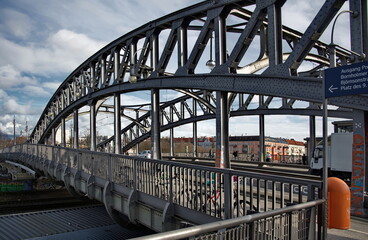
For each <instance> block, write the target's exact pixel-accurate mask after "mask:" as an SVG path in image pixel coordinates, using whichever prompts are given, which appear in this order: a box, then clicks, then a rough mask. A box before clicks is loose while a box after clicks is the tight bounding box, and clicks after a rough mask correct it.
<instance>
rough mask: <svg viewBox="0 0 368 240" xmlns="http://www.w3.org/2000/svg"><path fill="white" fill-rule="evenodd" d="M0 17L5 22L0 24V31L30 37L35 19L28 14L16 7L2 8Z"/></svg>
mask: <svg viewBox="0 0 368 240" xmlns="http://www.w3.org/2000/svg"><path fill="white" fill-rule="evenodd" d="M0 15H1V17H0V19H2V20H3V21H2V22H3V23H2V25H0V31H1V32H5V33H7V34H10V35H13V36H15V37H20V38H22V39H24V38H26V37H28V36H29V35H30V33H31V32H32V31H33V30H34V29H33V20H32V19H30V18H29V17H28V16H27V15H26V14H23V13H21V12H18V11H16V10H14V9H8V8H5V9H0Z"/></svg>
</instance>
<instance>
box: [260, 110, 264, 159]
mask: <svg viewBox="0 0 368 240" xmlns="http://www.w3.org/2000/svg"><path fill="white" fill-rule="evenodd" d="M264 119H265V116H264V115H263V114H262V115H259V161H260V162H264V157H265V121H264Z"/></svg>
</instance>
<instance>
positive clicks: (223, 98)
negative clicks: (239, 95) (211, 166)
mask: <svg viewBox="0 0 368 240" xmlns="http://www.w3.org/2000/svg"><path fill="white" fill-rule="evenodd" d="M227 102H228V101H227V92H221V91H217V92H216V167H219V168H230V158H229V116H228V104H227Z"/></svg>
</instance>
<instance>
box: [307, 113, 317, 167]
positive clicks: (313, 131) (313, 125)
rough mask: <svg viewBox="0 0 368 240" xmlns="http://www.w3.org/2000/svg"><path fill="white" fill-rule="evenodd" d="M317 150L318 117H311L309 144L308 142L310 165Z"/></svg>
mask: <svg viewBox="0 0 368 240" xmlns="http://www.w3.org/2000/svg"><path fill="white" fill-rule="evenodd" d="M315 148H316V116H309V142H308V163H309V164H310V163H311V161H312V159H313V153H314V149H315Z"/></svg>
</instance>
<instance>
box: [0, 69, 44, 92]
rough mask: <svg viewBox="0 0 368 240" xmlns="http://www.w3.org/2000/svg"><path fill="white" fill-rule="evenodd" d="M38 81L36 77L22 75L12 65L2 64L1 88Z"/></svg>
mask: <svg viewBox="0 0 368 240" xmlns="http://www.w3.org/2000/svg"><path fill="white" fill-rule="evenodd" d="M36 83H37V80H36V79H34V78H30V77H25V76H22V75H21V74H20V72H18V71H16V69H14V67H13V66H12V65H4V66H0V88H2V89H9V88H12V87H15V86H19V85H21V84H36Z"/></svg>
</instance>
